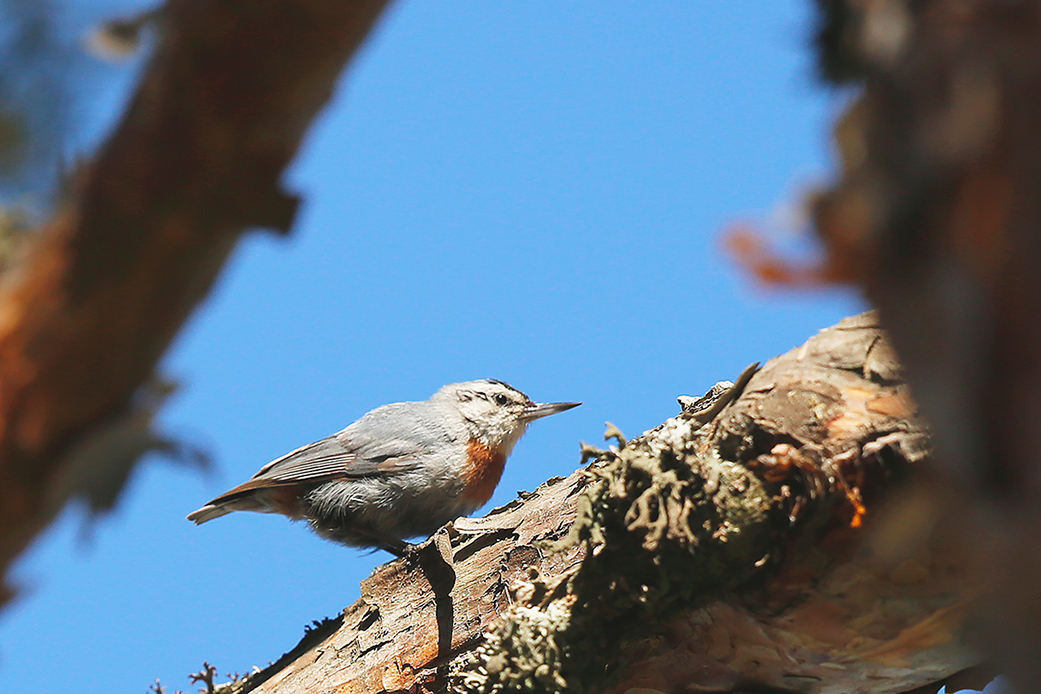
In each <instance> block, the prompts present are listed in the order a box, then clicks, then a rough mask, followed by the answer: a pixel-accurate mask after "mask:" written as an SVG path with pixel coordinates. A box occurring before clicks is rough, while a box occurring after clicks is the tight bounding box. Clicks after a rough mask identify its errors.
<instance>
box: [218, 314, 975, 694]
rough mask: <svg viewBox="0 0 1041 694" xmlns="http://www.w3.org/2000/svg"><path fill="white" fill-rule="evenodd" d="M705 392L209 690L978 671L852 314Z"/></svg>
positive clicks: (886, 375) (897, 413)
mask: <svg viewBox="0 0 1041 694" xmlns="http://www.w3.org/2000/svg"><path fill="white" fill-rule="evenodd" d="M714 392H715V395H713V394H712V392H710V395H709V398H708V399H709V400H710V402H709V403H706V404H705V405H704V406H703V407H702V406H699V404H698V402H699V401H696V400H694V399H690V398H687V399H684V400H683V401H681V404H683V412H682V413H680V414H679V415H678V416H676V417H674V418H672V419H670V420H667V421H666V422H664V423H663V424H662V425H660V426H658V427H656V428H655V429H652V430H651V431H649V432H647V433H645V434H644V435H643V436H640V437H638V438H635V439H631V440H629V441H625V440H624V437H621V436H620V435H619V432H618V431H617V429H613V428H612V429H609V430H608V434H609V435H611V436H613V437H615V438H616V439H617V442H618V445H617V446H615V447H612V448H611V449H610V450H606V451H599V453H598V456H599V458H598V460H597V461H596V462H594V463H593V464H592V465H591V466H590V467H588V468H586V469H582V470H579V471H577V472H575V473H574V474H572V475H571V476H570V477H568V478H566V479H560V478H557V479H553V480H550V481H548V482H546V483H545V484H543V485H542V486H541V487H539V489H537V490H536V491H535V492H534V493H531V494H524V495H522V496H521V498H520V499H518V500H516V501H514V502H512V503H510V504H508V505H507V506H504V507H502V508H499V509H496V510H494V511H492V512H491V513H490V514H489V515H488V516H486V517H485V518H482V519H478V520H473V519H467V518H462V519H459V520H458V521H456V522H455V523H454V524H452V525H449V526H446V527H445V528H443V529H442V530H441V531H439V532H438V533H437V534H436V535H435V536H434V537H433V538H432V539H431V541H430V542H429V543H428V544H427V545H426V546H425V549H424V551H423V554H421V558H420V559H419V560H416V561H408V560H397V561H394V562H391V563H389V564H385V565H384V566H381V567H379V568H377V569H376V571H375V572H374V573H373V575H372V576H371V577H369V578H368V579H367V580H366V581H364V582H363V583H362V586H361V599H360V600H358V602H356V603H355V604H354V605H352V606H350V607H348V608H347V609H346V610H344V612H343V613H342V614H341V615H340V616H339V617H338V618H336V619H334V620H328V621H326V622H324V623H322V624H320V625H318V626H317V627H316V628H315V629H313V630H312V631H310V632H309V633H308V634H307V635H305V637H304V639H303V640H302V641H301V642H300V644H299V645H298V646H297V647H296V648H294V649H293V650H292V651H290V652H289V653H287V654H286V655H285V656H283V657H282V658H281V659H279V660H278V661H277V662H276V663H274V664H272V665H270V666H269V667H267V668H266V669H264V670H262V671H259V672H257V673H255V674H253V675H250V676H249V677H247V678H245V679H244V680H240V681H237V682H234V683H229V684H226V685H220V686H218V687H217V691H218V692H220V693H221V694H245V693H246V692H269V693H271V694H274V693H275V692H277V693H278V694H295V693H297V692H313V691H336V692H342V693H347V692H359V693H360V692H366V693H369V692H371V693H377V692H395V691H413V692H445V691H457V692H473V693H475V694H476V693H477V692H485V693H491V692H531V691H547V692H551V691H567V692H576V693H581V692H618V693H623V692H633V691H637V692H685V691H691V692H693V691H697V692H717V693H720V694H723V693H737V692H761V693H767V692H770V693H776V694H780V693H782V692H802V693H803V694H810V693H813V692H860V693H861V694H874V693H878V694H881V693H883V692H885V693H894V692H912V691H920V692H925V691H928V690H929V689H930V688H931V691H932V692H935V691H936V690H937V689H939V687H940V685H941V684H942V683H943V682H945V681H948V680H949V678H951V677H952V676H954V675H956V674H958V673H963V674H961V675H960V676H959V679H958V680H954V681H960V682H969V681H971V682H977V681H979V679H978V677H977V679H970V678H969V675H970V674H975V675H978V674H979V670H977V669H975V666H976V665H977V664H978V663H979V660H980V659H979V658H978V657H977V656H976V655H975V653H974V652H973V650H972V649H971V648H970V647H968V646H967V644H966V638H965V636H966V633H965V627H964V624H963V615H964V612H965V610H966V605H967V603H968V602H969V601H970V600H971V599H972V597H973V596H974V594H975V592H976V587H975V586H974V585H973V583H972V582H971V581H968V580H967V579H966V576H965V574H964V573H963V572H960V571H959V570H958V567H957V566H956V563H955V562H952V561H951V557H950V555H951V548H950V547H945V546H942V545H939V544H937V543H936V542H935V541H934V540H936V538H935V537H931V536H930V533H929V529H928V528H923V527H921V526H919V525H916V524H915V523H913V522H912V523H907V522H901V521H900V519H901V518H905V519H906V515H902V514H901V513H899V512H896V513H894V511H893V510H892V507H893V504H896V509H897V511H899V510H900V508H901V507H903V508H904V510H906V509H907V508H910V509H911V510H914V509H915V508H916V507H915V505H914V504H913V503H912V504H911V505H910V506H909V507H908V506H907V505H906V504H900V503H897V501H898V499H896V498H895V496H894V492H895V491H896V489H897V487H898V486H899V484H900V482H901V481H902V480H904V479H905V478H906V477H907V476H908V475H909V474H910V472H911V471H912V470H914V469H916V468H918V467H920V466H921V465H922V464H923V463H924V461H925V460H926V458H927V457H928V455H929V445H928V439H927V435H926V432H925V429H924V427H923V426H922V424H921V422H919V421H918V420H917V419H916V417H915V414H914V409H915V408H914V404H913V403H912V401H911V400H910V397H909V395H908V390H907V386H906V385H905V384H904V383H903V382H902V380H901V376H900V370H899V366H898V364H897V363H896V361H895V357H894V354H893V351H892V350H891V349H890V348H889V346H888V343H887V341H886V340H885V338H884V336H883V335H882V333H881V332H880V330H879V328H878V326H877V323H876V321H875V319H874V316H873V315H871V314H865V315H863V316H858V317H854V318H851V319H847V320H846V321H843V322H842V323H840V324H839V325H837V326H835V327H833V328H831V329H828V330H825V331H822V332H821V333H820V334H818V335H817V336H815V337H813V338H811V339H810V340H809V341H808V342H807V343H806V344H804V345H803V346H801V347H799V348H796V349H794V350H792V351H791V352H789V353H788V354H785V355H782V356H780V357H777V358H776V359H772V360H771V361H770V362H768V363H767V364H766V365H765V366H764V367H763V369H762V370H761V371H760V372H758V373H756V374H755V375H754V376H752V378H751V380H749V381H747V384H745V383H743V382H742V381H741V380H739V381H738V384H737V385H736V386H734V385H733V384H731V385H730V386H729V387H723V388H719V389H714ZM728 397H734V398H736V399H733V400H727V399H726V398H728ZM713 402H716V403H722V404H721V405H720V406H719V407H716V406H714V405H713ZM586 450H587V451H590V452H592V450H593V449H592V448H591V447H589V446H587V447H586ZM893 519H896V520H897V521H898V522H895V523H894V522H892V520H893ZM908 546H913V547H914V549H915V551H914V553H913V554H911V555H910V556H908V554H907V553H906V552H904V551H901V548H903V549H906V548H907V547H908ZM894 548H896V549H894ZM970 669H971V671H970ZM984 676H985V675H984ZM919 688H921V689H919Z"/></svg>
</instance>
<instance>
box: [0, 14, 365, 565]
mask: <svg viewBox="0 0 1041 694" xmlns="http://www.w3.org/2000/svg"><path fill="white" fill-rule="evenodd" d="M384 4H385V0H355V1H354V2H348V1H346V0H300V1H299V2H291V3H285V2H268V1H264V0H248V1H246V0H226V1H223V2H211V1H210V0H172V1H171V2H170V3H169V5H168V7H167V9H166V13H165V17H166V20H165V25H164V31H163V32H162V37H161V40H160V43H159V45H158V47H157V50H156V53H155V56H154V57H153V59H152V63H151V65H150V67H149V69H148V70H147V72H146V74H145V76H144V78H143V80H142V82H141V84H140V86H139V87H138V89H137V93H136V94H135V96H134V99H133V101H132V103H131V105H130V107H129V108H128V110H127V112H126V114H125V115H124V117H123V119H122V122H121V123H120V124H119V127H118V128H117V129H116V131H115V134H114V135H113V136H112V137H111V139H110V140H109V141H108V142H107V143H106V144H105V146H104V147H103V148H102V150H101V151H100V152H99V153H98V155H97V157H96V159H95V160H94V162H93V163H92V164H91V165H90V166H89V167H88V168H86V169H85V170H83V171H82V172H80V174H79V176H78V179H77V181H76V182H75V185H74V192H73V194H72V197H71V200H70V201H69V202H68V203H67V204H66V205H65V206H64V207H63V209H62V210H61V211H60V212H59V213H58V214H57V215H56V216H55V218H54V219H53V220H52V221H51V222H49V223H48V224H47V225H46V226H45V227H44V228H42V229H40V230H39V231H38V232H37V233H38V236H39V238H38V240H37V241H36V242H35V243H34V244H33V246H32V248H31V249H29V250H28V251H27V256H26V259H25V260H24V262H22V263H21V264H20V266H19V267H18V268H17V270H16V271H15V272H13V273H10V274H9V275H8V277H7V278H6V279H7V281H6V282H5V284H4V285H3V287H2V288H0V569H6V568H7V567H8V566H9V565H10V562H11V561H12V560H13V559H14V558H15V557H16V556H17V555H18V554H19V552H21V551H22V550H23V549H24V548H25V547H26V546H27V544H28V543H29V542H30V541H31V540H32V538H33V537H34V536H35V534H36V533H37V532H39V530H40V529H42V528H43V527H44V526H45V525H46V524H47V523H48V522H49V521H50V520H51V518H52V517H53V516H54V514H55V513H56V512H57V511H58V510H59V509H60V508H61V506H62V505H63V503H64V502H65V500H66V498H67V495H68V494H69V493H73V492H74V490H71V491H70V487H69V485H68V484H67V483H66V481H67V479H68V478H69V477H70V476H71V477H75V476H77V475H78V474H80V473H81V471H79V470H76V468H77V466H78V464H79V461H82V460H83V459H84V457H83V456H77V455H76V453H75V452H76V451H77V450H78V449H81V448H82V447H83V445H84V443H85V442H89V441H91V440H92V439H93V438H95V437H96V436H97V435H98V433H99V432H102V435H103V432H104V430H105V429H106V428H110V427H111V426H113V423H118V422H119V421H120V420H121V419H122V418H125V417H126V416H128V413H130V412H131V411H132V410H133V407H132V406H133V400H134V395H135V393H136V392H137V391H138V389H139V387H140V386H141V385H142V384H143V383H145V382H146V381H147V380H148V379H149V378H150V376H151V375H152V373H153V370H154V368H155V366H156V363H157V361H158V360H159V358H160V357H161V356H162V354H163V352H164V350H165V349H166V347H167V345H168V344H169V343H170V341H171V339H172V338H173V337H174V335H175V334H176V332H177V331H178V329H179V328H180V326H181V324H182V323H183V322H184V321H185V319H186V318H187V317H188V315H189V314H190V313H191V311H192V309H193V308H194V307H195V305H196V304H197V303H198V302H199V301H200V300H202V299H203V297H205V295H206V293H207V292H208V291H209V289H210V287H211V286H212V285H213V282H214V281H215V279H216V278H217V276H218V274H219V272H220V269H221V267H222V265H223V263H224V261H225V259H226V258H227V256H228V254H229V252H230V251H231V249H232V248H233V246H234V245H235V242H236V241H237V240H238V238H239V236H240V235H241V233H242V232H243V231H244V230H246V229H248V228H250V227H268V228H272V229H276V230H279V231H282V232H285V231H287V230H288V229H289V227H290V224H291V222H292V219H293V214H294V211H295V208H296V204H297V200H296V199H295V198H294V197H293V196H291V195H288V194H287V193H285V192H283V190H282V189H281V186H280V183H279V179H280V177H281V174H282V171H283V169H284V168H285V167H286V165H287V164H288V163H289V162H290V160H291V159H292V158H293V156H294V154H295V153H296V151H297V149H298V147H299V145H300V142H301V140H302V138H303V137H304V134H305V133H306V131H307V128H308V126H309V124H310V123H311V121H312V119H313V118H314V116H315V115H316V114H317V113H318V112H319V110H320V109H321V108H322V107H323V106H324V105H325V103H326V102H327V101H328V100H329V98H330V96H331V95H332V93H333V90H334V88H335V86H336V83H337V80H338V79H339V77H340V73H341V71H342V70H343V67H344V65H345V64H346V62H347V59H348V58H349V57H350V55H351V54H352V53H353V52H354V51H355V49H357V47H358V46H359V45H360V44H361V42H362V41H363V39H364V38H365V36H366V34H367V33H368V31H369V30H370V28H371V27H372V25H373V23H374V22H375V20H376V18H377V16H378V15H379V13H380V11H381V10H382V8H383V6H384ZM87 447H88V448H89V446H87ZM86 459H88V460H91V461H95V462H94V463H91V464H98V462H97V461H103V460H104V456H98V455H91V456H86ZM99 473H103V471H99Z"/></svg>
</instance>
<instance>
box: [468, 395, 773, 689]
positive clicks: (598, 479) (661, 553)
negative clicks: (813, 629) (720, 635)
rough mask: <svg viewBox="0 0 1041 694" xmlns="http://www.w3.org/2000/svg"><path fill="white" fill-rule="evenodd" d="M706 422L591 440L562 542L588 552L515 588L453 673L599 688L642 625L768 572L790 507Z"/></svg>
mask: <svg viewBox="0 0 1041 694" xmlns="http://www.w3.org/2000/svg"><path fill="white" fill-rule="evenodd" d="M702 426H703V423H702V422H701V421H698V420H697V419H696V418H695V417H694V416H692V415H690V414H689V413H688V414H685V415H680V416H679V417H675V418H673V419H670V420H669V421H667V422H666V423H665V424H663V425H662V426H660V427H658V428H656V429H654V430H652V431H650V432H647V433H646V434H645V435H644V436H641V437H640V438H638V439H635V440H633V441H630V442H628V443H625V444H623V445H621V446H620V447H618V448H615V447H612V449H610V450H608V451H595V452H596V453H597V454H598V455H599V459H598V461H597V462H595V463H594V464H593V465H591V466H590V468H589V474H590V475H592V476H593V477H594V478H595V479H594V481H593V483H592V484H591V485H590V486H589V487H588V488H587V490H586V491H585V492H584V493H583V495H582V496H581V497H580V498H579V500H578V519H577V521H576V523H575V525H574V527H573V529H572V533H571V534H570V535H569V538H568V539H567V540H565V541H564V542H565V543H566V544H569V545H573V544H574V543H581V544H584V545H585V546H586V547H587V549H588V553H587V556H586V559H585V560H584V561H583V563H582V564H581V565H580V566H579V567H578V568H577V569H576V570H575V571H574V573H573V574H571V575H569V576H567V577H566V579H562V580H561V581H558V582H557V583H556V584H554V585H552V586H546V585H538V580H537V579H536V580H535V582H534V583H532V584H530V585H528V586H527V587H525V588H523V589H522V590H521V591H520V592H519V602H518V604H516V605H515V606H514V607H512V608H511V609H510V610H508V611H507V613H506V614H505V615H504V617H503V619H502V620H501V621H500V622H499V623H498V625H497V626H496V627H495V628H494V629H493V630H492V631H491V632H490V633H488V634H487V635H486V638H485V642H484V643H483V644H482V645H481V647H480V648H479V649H478V653H477V661H478V662H477V666H476V667H475V668H470V669H469V671H468V672H467V674H465V675H463V676H461V678H460V679H459V680H458V684H459V685H460V688H461V689H463V690H465V691H470V692H482V693H485V694H493V693H494V694H499V693H500V692H536V691H537V692H562V691H568V692H576V693H581V692H585V691H588V690H591V689H597V688H600V687H601V686H602V685H603V684H604V682H605V681H606V678H607V677H608V676H609V674H610V673H611V672H612V671H614V670H616V669H617V668H618V667H619V666H620V665H621V663H619V661H618V658H617V654H618V652H619V650H620V647H621V645H622V644H623V643H624V641H625V640H627V639H631V638H634V637H638V636H641V635H643V629H644V626H645V625H648V626H649V625H656V624H660V623H661V622H662V621H663V620H667V619H668V618H670V617H672V616H673V615H675V614H676V613H677V612H678V611H679V610H682V609H690V608H692V607H695V606H697V605H699V604H703V603H704V602H707V601H708V600H710V599H712V598H714V597H718V596H719V595H720V594H722V593H724V592H726V591H728V590H731V589H733V588H735V587H737V586H738V585H741V584H743V583H746V582H747V581H749V580H751V579H753V578H754V577H756V576H757V575H758V574H759V573H761V571H762V570H763V567H764V565H765V564H766V563H767V562H766V561H764V557H765V556H766V554H767V552H768V551H769V549H770V548H771V547H773V546H774V544H773V537H774V533H775V532H776V530H777V526H778V525H785V523H786V520H785V519H786V516H785V514H784V512H783V511H780V510H779V508H778V507H779V504H778V503H777V498H776V497H775V496H773V495H772V494H771V493H770V491H768V490H767V489H766V487H765V485H764V483H763V482H762V481H761V480H760V479H759V478H758V477H757V476H756V475H754V474H752V473H751V472H750V471H749V470H748V469H747V468H746V467H744V466H742V465H739V464H736V463H732V462H727V461H724V460H722V459H720V458H719V457H718V456H717V455H716V454H715V453H714V452H713V451H712V450H711V448H710V447H709V446H707V445H705V441H704V435H703V433H702V431H701V428H702ZM611 433H612V435H613V436H614V437H615V438H616V439H617V440H618V442H619V443H620V444H621V443H622V442H624V441H625V439H624V437H622V436H621V435H620V432H617V431H613V432H611ZM586 449H588V450H587V452H592V451H594V449H592V448H591V447H588V446H587V447H586ZM565 580H566V584H565V582H564V581H565ZM530 596H535V597H534V599H532V598H531V597H530ZM524 598H528V599H524Z"/></svg>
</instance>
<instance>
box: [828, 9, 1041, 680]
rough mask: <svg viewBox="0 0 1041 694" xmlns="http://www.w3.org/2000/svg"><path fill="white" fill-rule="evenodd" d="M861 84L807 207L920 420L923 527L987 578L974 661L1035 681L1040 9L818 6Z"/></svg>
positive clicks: (1040, 674) (1038, 669)
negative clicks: (857, 292)
mask: <svg viewBox="0 0 1041 694" xmlns="http://www.w3.org/2000/svg"><path fill="white" fill-rule="evenodd" d="M820 4H821V6H822V7H823V8H824V24H823V28H822V31H821V33H820V43H819V47H820V54H821V59H822V65H823V66H824V68H825V72H826V74H827V75H828V76H829V77H830V78H831V79H833V80H836V81H840V82H845V83H853V84H856V85H858V86H859V87H860V88H861V92H860V97H859V98H858V99H857V100H856V102H855V103H854V104H853V105H852V107H851V108H850V109H849V111H848V113H847V114H846V115H845V117H843V118H842V119H841V120H840V122H839V124H838V125H837V126H836V139H837V142H838V146H839V150H840V152H841V155H842V171H841V179H840V181H839V182H838V184H837V185H836V186H835V187H834V188H833V189H832V190H830V191H827V192H826V193H824V194H823V195H822V196H821V197H820V199H819V200H818V201H817V205H816V223H817V228H818V230H819V231H820V234H821V236H822V237H823V238H824V239H825V242H826V243H827V244H828V247H829V251H830V265H831V268H832V269H833V272H832V273H831V274H832V276H837V277H842V278H844V279H847V280H853V281H855V282H857V283H859V284H860V285H861V286H862V287H864V288H865V290H866V292H867V294H868V296H869V297H870V298H871V300H872V302H873V303H874V304H875V305H876V306H878V307H879V309H880V314H881V317H882V320H883V323H884V324H885V325H886V327H887V329H888V330H889V331H890V334H891V335H892V339H893V342H894V344H895V346H896V348H897V350H898V352H899V353H900V355H901V358H902V360H903V362H904V364H905V366H906V367H907V374H908V380H909V382H910V383H911V385H912V387H913V388H914V389H915V393H916V395H917V396H918V398H919V400H920V402H921V405H922V408H923V411H924V413H925V414H926V416H927V417H928V418H929V420H930V421H931V422H932V423H933V425H934V426H935V431H936V445H937V450H938V451H939V454H938V456H937V458H938V460H940V462H941V463H942V465H940V466H938V468H937V487H938V488H940V489H941V490H942V491H941V493H942V494H943V495H945V496H947V497H949V498H953V499H954V500H953V502H951V503H949V504H948V506H947V508H946V509H945V510H944V511H941V513H940V516H939V519H938V520H937V521H936V522H939V523H940V524H942V525H946V526H949V527H951V528H952V532H953V533H955V534H957V535H958V536H960V537H961V538H962V542H963V544H966V545H971V546H972V547H973V549H974V553H973V554H974V556H973V557H972V561H973V562H974V563H975V564H976V565H977V566H978V567H979V568H980V571H981V573H984V574H987V575H989V576H991V577H992V578H993V580H994V581H995V582H996V583H997V585H996V587H995V590H994V592H993V600H992V601H990V602H989V603H988V604H987V606H986V608H985V610H984V613H985V614H986V618H985V620H984V621H985V623H986V624H987V625H988V631H989V640H988V642H989V650H990V652H991V654H992V655H993V656H994V657H996V658H997V659H999V660H1000V661H1001V662H1002V663H1003V664H1004V668H1005V669H1007V670H1008V671H1009V674H1010V675H1011V676H1012V678H1013V680H1014V681H1015V682H1016V685H1017V688H1019V689H1021V690H1023V691H1029V690H1032V689H1036V688H1037V683H1038V681H1039V680H1041V660H1039V659H1038V658H1037V653H1038V652H1041V591H1039V590H1038V586H1039V585H1041V552H1038V538H1039V537H1041V502H1039V500H1041V463H1039V457H1038V451H1039V450H1041V427H1038V420H1039V415H1041V367H1039V364H1041V360H1039V358H1038V357H1039V355H1041V271H1039V268H1041V234H1039V229H1041V2H1038V1H1037V0H1023V1H1017V2H993V1H992V0H927V1H925V2H917V1H916V2H911V1H910V0H884V1H882V2H863V1H861V0H828V1H822V2H821V3H820Z"/></svg>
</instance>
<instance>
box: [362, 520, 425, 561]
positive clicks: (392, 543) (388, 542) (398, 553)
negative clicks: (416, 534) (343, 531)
mask: <svg viewBox="0 0 1041 694" xmlns="http://www.w3.org/2000/svg"><path fill="white" fill-rule="evenodd" d="M352 529H353V530H354V531H355V532H356V533H358V534H359V535H365V536H366V537H368V538H369V539H370V540H372V545H373V547H376V548H377V549H382V550H384V551H387V552H390V553H391V554H393V555H394V556H395V557H397V558H398V559H405V558H408V557H409V556H411V555H412V554H413V553H414V552H415V551H416V549H418V546H417V545H413V544H410V543H408V542H405V541H404V540H402V539H399V538H397V537H394V536H393V535H387V534H386V533H381V532H380V531H378V530H374V529H372V528H369V527H366V526H363V525H360V524H354V526H353V528H352Z"/></svg>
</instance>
